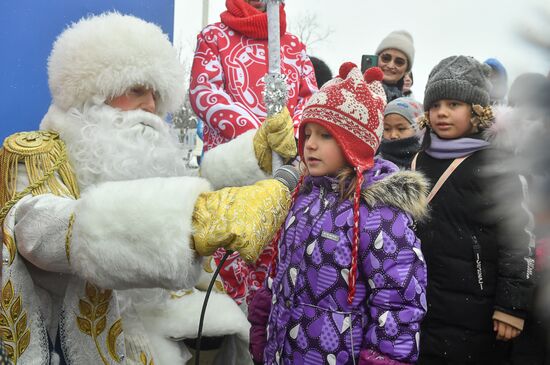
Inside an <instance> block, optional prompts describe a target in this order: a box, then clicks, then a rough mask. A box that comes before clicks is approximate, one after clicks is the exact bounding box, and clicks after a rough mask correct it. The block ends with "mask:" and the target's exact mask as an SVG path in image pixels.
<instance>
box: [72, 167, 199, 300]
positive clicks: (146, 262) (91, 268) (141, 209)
mask: <svg viewBox="0 0 550 365" xmlns="http://www.w3.org/2000/svg"><path fill="white" fill-rule="evenodd" d="M209 190H210V189H209V184H208V182H207V181H205V180H204V179H200V178H193V177H174V178H151V179H141V180H133V181H121V182H109V183H104V184H100V185H98V186H95V187H91V188H89V189H88V190H87V191H86V192H85V193H84V194H83V196H82V198H81V199H80V200H79V201H78V204H77V206H76V209H75V222H74V226H73V234H72V243H71V265H72V266H73V268H74V271H75V273H76V274H78V275H79V276H82V277H83V278H85V279H86V280H88V281H90V282H92V283H94V284H96V285H99V286H101V287H104V288H113V289H128V288H140V287H143V288H147V287H150V288H153V287H161V288H167V289H182V288H189V287H192V286H193V285H194V284H195V282H196V281H197V280H198V278H199V276H200V269H201V268H200V260H199V257H198V256H197V254H196V252H195V251H194V250H192V249H191V248H190V241H191V238H190V237H191V232H192V224H191V219H192V214H193V210H194V206H195V202H196V200H197V197H198V196H199V194H201V193H202V192H205V191H209Z"/></svg>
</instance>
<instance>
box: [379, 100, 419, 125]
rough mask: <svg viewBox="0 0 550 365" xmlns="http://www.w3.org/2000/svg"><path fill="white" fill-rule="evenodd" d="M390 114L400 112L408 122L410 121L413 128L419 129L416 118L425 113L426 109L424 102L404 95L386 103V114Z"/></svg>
mask: <svg viewBox="0 0 550 365" xmlns="http://www.w3.org/2000/svg"><path fill="white" fill-rule="evenodd" d="M390 114H398V115H400V116H402V117H403V118H405V119H406V120H407V122H409V123H410V125H411V127H413V129H415V130H417V129H418V126H417V124H416V119H417V118H418V117H419V116H421V115H423V114H424V110H423V108H422V104H420V103H419V102H418V101H416V100H414V99H412V98H407V97H402V98H397V99H395V100H392V101H390V102H389V103H388V105H386V109H384V116H386V115H390Z"/></svg>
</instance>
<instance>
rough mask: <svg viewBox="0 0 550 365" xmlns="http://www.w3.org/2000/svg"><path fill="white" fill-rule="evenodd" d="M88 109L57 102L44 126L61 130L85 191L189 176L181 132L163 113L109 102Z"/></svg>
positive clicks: (46, 118)
mask: <svg viewBox="0 0 550 365" xmlns="http://www.w3.org/2000/svg"><path fill="white" fill-rule="evenodd" d="M83 109H84V110H83V111H80V110H76V109H70V110H69V111H67V112H63V111H61V110H59V109H58V108H56V107H55V106H51V107H50V110H49V111H48V113H47V114H46V116H45V117H44V119H43V121H42V123H41V125H40V127H41V129H53V130H55V131H57V132H59V134H60V136H61V138H62V139H63V141H64V142H65V144H66V146H67V150H68V154H69V159H70V161H71V164H72V166H73V167H74V169H75V172H76V176H77V178H78V183H79V186H80V189H81V190H84V189H86V188H87V187H89V186H91V185H93V184H97V183H100V182H105V181H121V180H135V179H141V178H148V177H171V176H182V175H186V167H185V161H184V160H183V157H184V156H185V152H184V151H183V150H182V148H181V145H180V144H179V142H178V138H177V134H176V131H175V129H174V128H172V127H171V126H170V125H169V124H168V123H166V122H164V121H163V120H162V119H161V118H160V117H158V116H157V115H155V114H152V113H148V112H144V111H142V110H132V111H126V112H123V111H120V110H118V109H115V108H112V107H110V106H109V105H106V104H103V103H100V104H98V103H94V104H93V105H89V106H86V107H84V108H83Z"/></svg>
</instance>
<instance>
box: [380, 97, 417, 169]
mask: <svg viewBox="0 0 550 365" xmlns="http://www.w3.org/2000/svg"><path fill="white" fill-rule="evenodd" d="M422 114H423V108H422V104H420V103H419V102H417V101H416V100H414V99H412V98H406V97H402V98H397V99H395V100H393V101H392V102H390V103H389V104H388V105H386V108H385V109H384V134H383V135H382V141H381V143H380V147H379V148H378V153H379V154H380V156H381V157H382V158H384V159H386V160H388V161H391V162H393V163H394V164H396V165H397V166H399V167H400V168H402V169H408V168H409V167H410V166H411V160H412V158H413V157H414V155H415V154H416V153H417V152H418V151H419V150H420V140H421V138H420V137H421V134H419V133H418V124H417V122H416V118H418V117H420V116H421V115H422Z"/></svg>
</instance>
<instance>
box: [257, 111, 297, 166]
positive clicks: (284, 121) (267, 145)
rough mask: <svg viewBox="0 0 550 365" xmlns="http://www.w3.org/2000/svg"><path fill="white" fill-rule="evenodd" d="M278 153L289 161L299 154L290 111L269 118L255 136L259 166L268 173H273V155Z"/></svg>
mask: <svg viewBox="0 0 550 365" xmlns="http://www.w3.org/2000/svg"><path fill="white" fill-rule="evenodd" d="M272 151H273V152H276V153H277V154H279V156H281V157H282V158H283V160H285V161H287V160H289V159H291V158H293V157H294V156H296V154H297V148H296V139H295V138H294V123H293V122H292V118H291V117H290V113H289V112H288V109H287V108H286V107H285V108H284V109H283V110H282V111H281V112H280V113H278V114H275V115H273V116H271V117H268V118H267V119H266V120H265V121H264V122H263V123H262V125H261V126H260V128H259V129H258V131H257V132H256V134H255V135H254V152H255V154H256V158H257V159H258V164H259V165H260V167H261V168H262V170H264V171H265V172H267V173H269V174H270V173H271V172H272V164H273V161H272V155H271V152H272Z"/></svg>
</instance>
